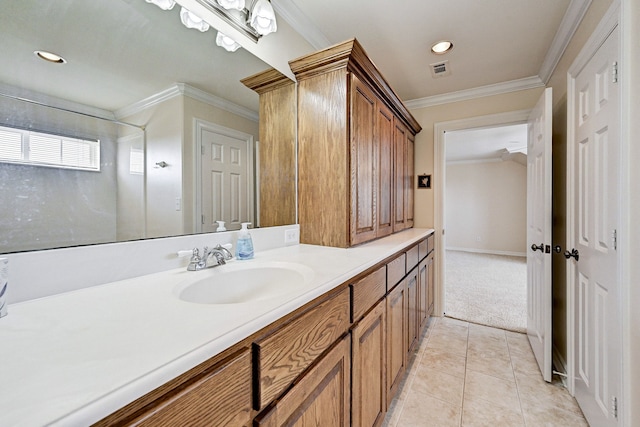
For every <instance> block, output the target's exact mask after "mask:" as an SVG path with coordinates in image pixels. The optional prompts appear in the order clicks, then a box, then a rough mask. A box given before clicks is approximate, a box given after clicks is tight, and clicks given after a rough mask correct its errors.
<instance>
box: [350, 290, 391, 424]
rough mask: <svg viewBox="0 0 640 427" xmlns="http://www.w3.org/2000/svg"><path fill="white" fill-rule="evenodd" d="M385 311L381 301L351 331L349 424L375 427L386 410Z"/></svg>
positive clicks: (383, 303)
mask: <svg viewBox="0 0 640 427" xmlns="http://www.w3.org/2000/svg"><path fill="white" fill-rule="evenodd" d="M385 328H386V308H385V301H384V300H382V301H380V302H379V303H378V305H376V306H375V308H374V309H373V310H371V311H370V312H369V313H368V314H367V315H366V316H365V317H363V318H362V320H361V321H360V322H359V323H358V324H357V325H356V326H355V327H354V328H353V330H352V339H353V353H352V356H353V364H352V366H353V382H352V384H351V392H352V406H351V423H352V425H353V426H355V427H371V426H378V425H380V424H381V423H382V421H383V420H384V415H385V412H386V408H387V398H386V396H387V394H386V391H387V384H386V382H385V379H386V377H385V365H386V354H387V352H386V347H385V346H386V339H385V337H386V335H387V334H386V330H385Z"/></svg>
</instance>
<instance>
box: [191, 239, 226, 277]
mask: <svg viewBox="0 0 640 427" xmlns="http://www.w3.org/2000/svg"><path fill="white" fill-rule="evenodd" d="M202 252H203V253H202V257H201V256H200V250H199V249H198V248H193V254H192V255H191V260H190V261H189V265H188V266H187V270H188V271H199V270H204V269H205V268H210V267H216V266H218V265H224V264H226V262H227V261H229V260H230V259H231V258H233V255H231V251H229V249H227V248H225V247H223V246H222V245H217V246H216V247H215V248H213V249H211V250H210V249H209V248H208V247H207V246H205V247H204V250H203V251H202ZM212 258H213V259H215V263H214V262H213V259H212Z"/></svg>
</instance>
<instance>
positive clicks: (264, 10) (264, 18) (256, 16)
mask: <svg viewBox="0 0 640 427" xmlns="http://www.w3.org/2000/svg"><path fill="white" fill-rule="evenodd" d="M250 24H251V26H252V27H253V28H254V29H255V30H256V32H257V33H258V34H261V35H263V36H266V35H267V34H269V33H273V32H275V31H276V30H277V29H278V25H277V24H276V14H275V12H274V11H273V6H271V3H269V2H268V1H267V0H258V1H256V4H255V5H254V6H253V11H252V12H251V22H250Z"/></svg>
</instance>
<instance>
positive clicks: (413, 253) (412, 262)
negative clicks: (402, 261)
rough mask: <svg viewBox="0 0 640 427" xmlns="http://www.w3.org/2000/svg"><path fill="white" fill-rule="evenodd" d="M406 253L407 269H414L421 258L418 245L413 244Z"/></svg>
mask: <svg viewBox="0 0 640 427" xmlns="http://www.w3.org/2000/svg"><path fill="white" fill-rule="evenodd" d="M406 254H407V266H406V271H411V270H413V267H415V266H416V265H418V261H419V260H420V259H419V258H418V245H415V246H413V247H412V248H411V249H409V250H408V251H407V252H406Z"/></svg>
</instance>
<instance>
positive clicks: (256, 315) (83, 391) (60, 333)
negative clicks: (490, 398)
mask: <svg viewBox="0 0 640 427" xmlns="http://www.w3.org/2000/svg"><path fill="white" fill-rule="evenodd" d="M431 231H432V230H430V229H409V230H405V231H403V232H401V233H397V234H394V235H392V236H389V237H385V238H383V239H379V240H376V241H374V242H371V243H367V244H364V245H361V246H358V247H355V248H350V249H339V248H330V247H322V246H311V245H297V246H288V247H283V248H279V249H273V250H269V251H263V252H258V253H256V256H255V259H254V260H250V261H237V260H234V261H231V262H232V263H236V264H237V263H243V264H244V263H246V265H250V263H262V262H274V261H275V262H281V261H284V262H289V263H296V264H301V265H304V266H306V267H308V268H310V269H311V270H312V271H313V274H312V277H311V283H310V285H309V286H306V287H305V288H304V289H301V291H300V292H293V293H288V294H284V295H281V296H278V297H275V298H271V299H265V300H261V301H255V302H251V303H243V304H226V305H209V304H195V303H189V302H184V301H181V300H180V299H178V298H177V297H176V296H175V294H174V293H175V288H176V287H177V285H178V284H179V283H180V282H183V281H184V280H185V279H190V278H192V277H195V276H193V275H197V274H199V273H202V272H188V271H186V270H185V269H183V268H181V269H176V270H170V271H164V272H160V273H155V274H150V275H146V276H141V277H137V278H133V279H128V280H122V281H119V282H114V283H109V284H106V285H100V286H93V287H90V288H86V289H81V290H78V291H73V292H68V293H64V294H59V295H54V296H50V297H46V298H41V299H37V300H32V301H26V302H23V303H17V304H12V305H10V306H9V315H8V316H7V317H4V318H2V319H0V426H3V427H9V426H44V425H55V426H84V425H90V424H92V423H94V422H96V421H98V420H100V419H102V418H104V417H105V416H107V415H109V414H110V413H112V412H114V411H116V410H118V409H119V408H121V407H123V406H125V405H126V404H128V403H129V402H131V401H133V400H135V399H137V398H138V397H140V396H142V395H144V394H146V393H147V392H149V391H151V390H153V389H155V388H157V387H159V386H161V385H162V384H164V383H166V382H167V381H169V380H171V379H173V378H175V377H176V376H178V375H180V374H182V373H184V372H186V371H187V370H189V369H191V368H192V367H194V366H196V365H198V364H199V363H202V362H204V361H205V360H207V359H209V358H211V357H212V356H214V355H216V354H217V353H219V352H221V351H222V350H225V349H226V348H228V347H230V346H232V345H233V344H235V343H237V342H239V341H241V340H242V339H244V338H246V337H248V336H249V335H251V334H252V333H254V332H256V331H258V330H260V329H261V328H263V327H264V326H267V325H268V324H270V323H272V322H273V321H275V320H277V319H279V318H280V317H282V316H284V315H286V314H288V313H290V312H292V311H293V310H295V309H297V308H299V307H301V306H302V305H304V304H305V303H307V302H309V301H311V300H313V299H314V298H316V297H318V296H320V295H322V294H324V293H326V292H327V291H329V290H331V289H333V288H334V287H336V286H338V285H340V284H341V283H344V282H345V281H346V280H348V279H349V278H351V277H353V276H354V275H356V274H358V273H361V272H362V271H364V270H366V269H367V268H369V267H371V266H373V265H374V264H376V263H378V262H380V261H381V260H383V259H384V258H386V257H388V256H390V255H392V254H393V253H395V252H398V251H399V250H401V249H403V248H404V247H406V246H407V245H410V244H411V243H414V242H417V241H418V240H420V239H421V238H423V237H425V236H426V235H428V234H429V233H430V232H431ZM220 268H224V267H220ZM205 271H207V270H205Z"/></svg>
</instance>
